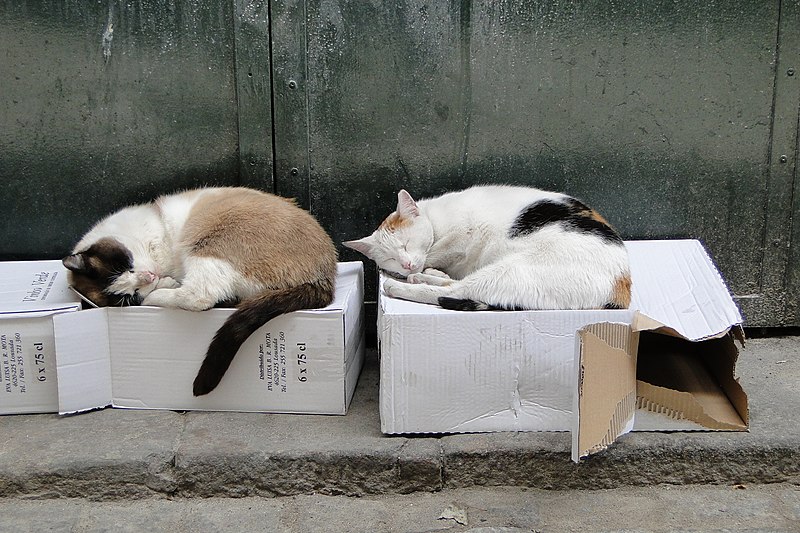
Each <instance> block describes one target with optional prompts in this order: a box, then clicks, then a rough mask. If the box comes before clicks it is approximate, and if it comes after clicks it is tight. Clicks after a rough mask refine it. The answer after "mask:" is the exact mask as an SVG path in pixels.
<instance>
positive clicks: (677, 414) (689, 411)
mask: <svg viewBox="0 0 800 533" xmlns="http://www.w3.org/2000/svg"><path fill="white" fill-rule="evenodd" d="M636 408H637V409H645V410H647V411H650V412H653V413H658V414H661V415H664V416H667V417H669V418H672V419H673V420H690V421H692V422H696V423H698V424H700V425H701V426H703V427H705V428H708V429H719V430H726V429H727V430H742V429H745V428H746V427H747V426H746V425H745V423H744V422H743V421H742V419H741V418H740V417H739V414H738V413H737V412H736V410H735V409H734V408H733V406H732V405H731V403H730V402H729V401H728V399H727V397H725V396H724V395H719V394H717V393H716V391H706V392H705V393H694V394H692V393H688V392H680V391H676V390H674V389H668V388H665V387H658V386H656V385H651V384H650V383H645V382H644V381H640V382H639V383H638V392H637V397H636Z"/></svg>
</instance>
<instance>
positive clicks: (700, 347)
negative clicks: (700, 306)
mask: <svg viewBox="0 0 800 533" xmlns="http://www.w3.org/2000/svg"><path fill="white" fill-rule="evenodd" d="M737 356H738V351H737V350H736V346H735V345H734V335H733V334H728V335H726V336H724V337H722V338H716V339H710V340H706V341H700V342H690V341H686V340H681V339H677V338H672V337H668V336H664V335H658V334H655V333H642V336H641V342H640V344H639V357H638V376H637V377H638V379H639V382H638V385H637V408H639V409H645V410H647V411H650V412H654V413H659V414H662V415H665V416H667V417H669V418H672V419H673V420H688V421H691V422H694V423H697V424H700V425H701V426H703V427H704V428H707V429H713V430H739V431H741V430H744V429H747V425H748V411H747V395H746V394H745V393H744V391H743V390H742V387H741V385H740V384H739V381H738V380H737V379H736V378H735V376H734V369H735V364H736V358H737Z"/></svg>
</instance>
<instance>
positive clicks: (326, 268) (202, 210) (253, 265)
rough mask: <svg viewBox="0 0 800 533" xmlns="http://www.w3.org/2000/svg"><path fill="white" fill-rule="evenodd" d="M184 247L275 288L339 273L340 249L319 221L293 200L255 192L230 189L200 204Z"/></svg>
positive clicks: (186, 231)
mask: <svg viewBox="0 0 800 533" xmlns="http://www.w3.org/2000/svg"><path fill="white" fill-rule="evenodd" d="M180 245H181V246H182V247H183V248H184V250H185V252H186V253H187V254H188V255H195V256H199V257H214V258H218V259H223V260H225V261H228V262H229V263H231V264H232V265H233V266H234V267H235V268H236V269H237V270H238V271H239V272H240V273H241V274H242V275H244V276H245V277H246V278H250V279H253V280H257V281H259V282H261V283H263V284H264V285H265V286H266V287H267V288H270V289H284V288H289V287H294V286H296V285H298V284H301V283H310V282H314V281H318V280H320V279H327V280H333V279H334V277H335V274H336V249H335V247H334V246H333V243H332V242H331V240H330V237H328V235H327V233H325V231H324V230H323V229H322V227H321V226H320V225H319V223H318V222H317V221H316V219H315V218H314V217H313V216H311V214H310V213H308V212H307V211H305V210H303V209H301V208H299V207H297V206H296V205H295V203H294V201H293V200H288V199H286V198H281V197H279V196H275V195H272V194H268V193H263V192H259V191H254V190H252V189H245V188H227V189H223V190H221V191H215V192H212V193H209V194H206V195H204V196H203V197H201V198H200V199H199V200H197V202H196V203H195V204H194V206H193V207H192V209H191V211H190V213H189V218H188V219H187V221H186V225H185V226H184V228H183V231H182V234H181V238H180ZM265 251H266V252H267V253H265ZM332 290H333V288H332V287H331V291H332Z"/></svg>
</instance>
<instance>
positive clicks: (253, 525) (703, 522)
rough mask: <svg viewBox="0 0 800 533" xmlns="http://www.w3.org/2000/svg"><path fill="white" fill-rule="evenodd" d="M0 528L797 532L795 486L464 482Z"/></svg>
mask: <svg viewBox="0 0 800 533" xmlns="http://www.w3.org/2000/svg"><path fill="white" fill-rule="evenodd" d="M0 531H4V532H19V533H23V532H28V531H31V532H33V531H37V532H38V531H56V532H58V531H69V532H72V533H79V532H90V531H114V532H126V531H130V532H136V533H140V532H142V533H143V532H155V531H169V532H172V533H177V532H182V531H186V532H191V533H206V532H209V533H210V532H216V531H236V532H240V531H248V532H256V531H269V532H284V531H285V532H297V533H314V532H365V533H367V532H370V533H381V532H393V533H394V532H398V533H403V532H423V531H431V532H432V531H450V532H469V533H521V532H526V531H527V532H530V531H537V532H553V533H563V532H570V531H579V532H592V533H603V532H612V531H614V532H636V531H651V532H662V531H675V532H677V531H681V532H685V531H718V532H723V531H731V532H732V531H736V532H753V533H755V532H768V531H769V532H781V531H786V532H790V531H800V488H799V487H797V486H794V485H787V484H773V485H753V486H745V485H738V486H719V485H714V486H709V485H683V486H673V485H660V486H655V487H621V488H617V489H600V490H570V491H546V490H541V489H527V490H526V489H521V488H519V487H474V488H469V489H445V490H443V491H441V492H436V493H420V492H417V493H414V494H409V495H371V496H365V497H361V498H349V497H346V496H322V495H309V496H305V495H304V496H288V497H283V498H258V497H247V498H191V499H161V498H159V499H152V498H150V499H144V500H135V501H115V502H89V501H87V500H83V499H78V500H71V499H59V500H19V499H0Z"/></svg>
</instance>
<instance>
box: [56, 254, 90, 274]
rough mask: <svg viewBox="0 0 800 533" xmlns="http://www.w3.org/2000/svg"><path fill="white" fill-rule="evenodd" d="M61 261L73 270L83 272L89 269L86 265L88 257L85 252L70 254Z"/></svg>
mask: <svg viewBox="0 0 800 533" xmlns="http://www.w3.org/2000/svg"><path fill="white" fill-rule="evenodd" d="M61 263H62V264H63V265H64V266H65V267H67V268H68V269H69V270H72V271H73V272H78V273H83V272H87V271H88V267H87V266H86V258H85V257H84V255H83V254H72V255H68V256H67V257H65V258H64V259H62V260H61Z"/></svg>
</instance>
